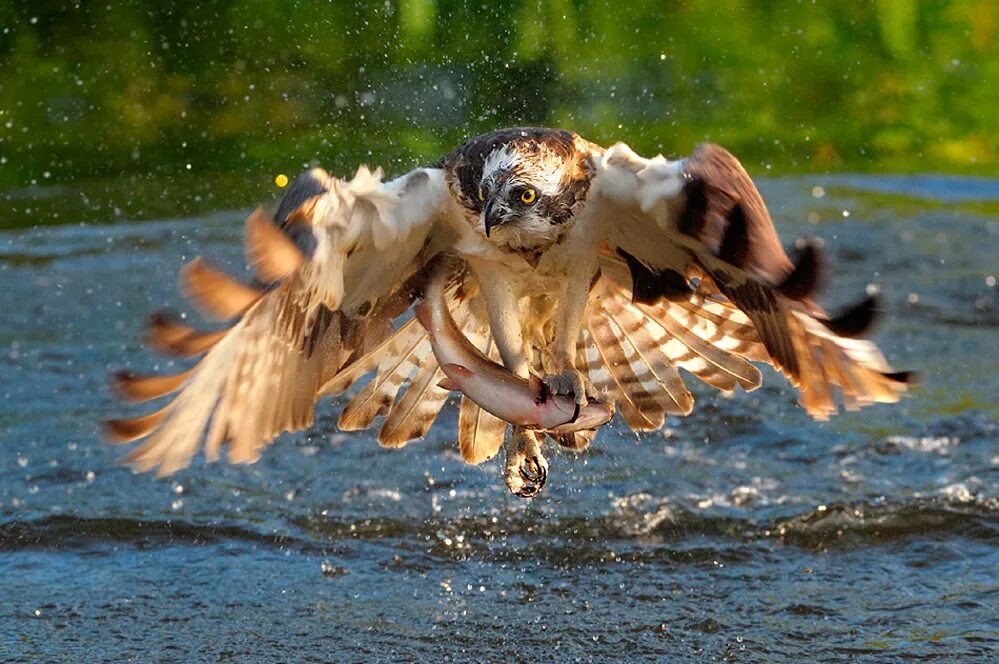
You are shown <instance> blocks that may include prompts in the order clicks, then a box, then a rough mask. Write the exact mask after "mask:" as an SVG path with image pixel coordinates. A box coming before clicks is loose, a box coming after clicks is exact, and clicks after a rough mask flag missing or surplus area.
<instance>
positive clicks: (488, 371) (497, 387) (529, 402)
mask: <svg viewBox="0 0 999 664" xmlns="http://www.w3.org/2000/svg"><path fill="white" fill-rule="evenodd" d="M447 276H448V275H447V271H446V270H440V269H439V270H437V271H436V272H435V273H434V274H433V275H432V276H431V277H430V280H429V282H428V283H427V285H426V288H425V290H424V297H423V300H422V301H421V302H420V303H419V304H418V305H416V317H417V319H419V321H420V324H421V325H423V327H424V328H425V329H426V330H427V333H428V335H429V337H430V345H431V347H432V348H433V351H434V356H435V357H436V358H437V363H438V364H439V365H440V367H441V370H442V371H443V372H444V375H445V376H447V378H445V379H444V380H442V381H441V382H440V386H441V387H443V388H445V389H449V390H457V391H459V392H461V393H462V394H464V395H465V396H466V397H468V398H469V399H471V400H472V401H474V402H475V403H476V404H477V405H478V406H479V408H481V409H482V410H485V411H487V412H489V413H491V414H493V415H495V416H496V417H498V418H499V419H501V420H503V421H505V422H509V423H510V424H515V425H517V426H522V427H525V428H528V429H541V430H546V431H552V432H554V433H571V432H573V431H582V430H585V429H595V428H596V427H598V426H600V425H601V424H605V423H607V422H608V421H609V420H610V419H611V417H613V416H614V407H613V405H611V404H609V403H600V402H590V403H588V404H587V405H586V406H583V407H580V406H579V405H578V404H576V403H575V401H574V400H573V399H572V398H571V397H568V396H561V395H554V394H551V393H550V392H548V389H547V388H546V387H545V385H544V383H542V382H541V380H540V379H539V378H538V377H537V376H534V375H532V376H531V377H530V379H529V380H528V379H525V378H521V377H520V376H517V375H516V374H514V373H512V372H511V371H509V370H508V369H506V368H505V367H503V366H502V365H500V364H498V363H497V362H494V361H493V360H491V359H489V358H488V357H486V356H485V355H484V354H483V353H482V352H481V351H480V350H479V349H478V348H476V347H475V346H473V345H472V343H471V342H470V341H469V340H468V339H467V338H466V337H465V335H464V334H462V332H461V330H459V329H458V326H457V325H456V324H455V322H454V319H453V318H452V317H451V311H450V310H449V309H448V306H447V302H446V301H445V287H446V285H447Z"/></svg>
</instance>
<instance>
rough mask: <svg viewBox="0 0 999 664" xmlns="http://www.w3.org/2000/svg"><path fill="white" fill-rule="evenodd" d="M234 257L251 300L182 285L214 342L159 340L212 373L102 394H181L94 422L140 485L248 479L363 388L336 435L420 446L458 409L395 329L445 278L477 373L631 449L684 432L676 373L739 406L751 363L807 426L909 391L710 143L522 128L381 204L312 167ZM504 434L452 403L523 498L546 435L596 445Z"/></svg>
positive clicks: (223, 289)
mask: <svg viewBox="0 0 999 664" xmlns="http://www.w3.org/2000/svg"><path fill="white" fill-rule="evenodd" d="M246 254H247V257H248V261H249V263H250V264H251V266H252V267H253V268H254V270H255V273H256V274H257V277H258V279H257V282H256V283H253V284H242V283H239V282H237V281H235V280H233V279H231V278H229V277H227V276H226V275H224V274H222V273H221V272H219V271H217V270H215V269H213V268H212V267H210V266H209V265H207V264H206V263H205V262H204V261H203V260H201V259H200V258H198V259H195V260H194V261H192V262H191V263H190V264H188V265H187V266H185V267H184V268H183V270H182V271H181V288H182V290H183V291H184V293H185V294H186V296H187V297H188V298H189V299H190V300H191V301H192V302H193V304H194V305H195V306H197V308H198V309H200V310H201V311H202V312H203V313H204V314H205V315H206V316H207V317H209V318H212V319H215V320H225V321H231V323H230V324H229V326H228V327H226V328H224V329H221V330H218V331H213V332H200V331H197V330H195V329H193V328H190V327H188V326H186V325H184V324H182V323H181V322H180V321H179V320H178V319H176V318H174V317H172V316H169V315H167V314H157V315H154V316H153V317H152V318H151V319H150V322H149V326H148V341H149V343H150V344H151V346H153V347H154V348H155V349H157V350H158V351H161V352H164V353H167V354H170V355H174V356H189V357H194V356H197V355H201V354H204V357H203V358H202V359H201V360H200V361H199V362H197V364H195V365H194V366H193V367H192V368H190V369H188V370H187V371H184V372H182V373H180V374H177V375H173V376H137V375H132V374H125V373H119V374H117V375H116V376H115V377H114V384H115V386H116V388H117V391H118V392H119V394H120V395H122V396H123V397H124V398H125V399H128V400H131V401H145V400H150V399H154V398H158V397H161V396H165V395H167V394H172V393H174V392H178V391H179V393H178V394H177V396H176V397H175V398H174V399H173V400H172V401H171V402H170V403H168V404H167V405H166V406H164V407H162V408H160V409H159V410H156V411H154V412H152V413H150V414H147V415H143V416H140V417H136V418H132V419H122V420H112V421H109V422H107V431H108V435H109V438H110V439H111V440H112V441H113V442H117V443H124V442H130V441H133V440H137V439H140V438H147V439H146V440H145V442H143V443H142V444H141V445H139V446H138V447H136V448H135V449H134V450H132V451H131V453H130V454H128V455H127V456H126V457H125V459H124V461H125V462H126V463H128V464H131V465H132V466H133V468H134V469H136V470H138V471H147V470H152V469H154V468H155V469H157V470H158V473H159V474H160V475H168V474H170V473H173V472H175V471H177V470H178V469H181V468H184V467H185V466H187V465H188V463H189V462H190V460H191V458H192V457H193V456H194V455H195V454H196V453H197V452H198V450H199V449H200V448H201V446H202V444H204V449H205V455H206V457H207V458H208V459H209V460H216V459H218V458H219V455H220V452H221V449H222V447H223V446H224V445H228V456H229V460H230V461H231V462H234V463H252V462H254V461H256V460H257V459H258V458H259V455H260V452H261V450H262V449H263V448H264V447H265V446H267V445H268V443H270V441H271V440H272V439H273V438H275V437H276V436H277V435H278V434H280V433H281V432H283V431H294V430H298V429H302V428H305V427H308V426H310V425H311V424H312V423H313V411H314V405H315V403H316V401H317V400H319V399H320V398H322V397H324V396H327V395H339V394H342V393H344V392H346V391H347V390H348V389H349V388H351V386H353V385H354V384H355V383H357V382H358V381H360V380H361V379H362V378H364V377H366V376H369V375H370V379H369V380H368V381H367V383H365V384H363V387H361V388H360V389H359V390H355V391H354V392H353V393H352V395H351V396H350V397H349V399H348V400H347V403H346V405H345V407H344V408H343V410H342V412H341V414H340V418H339V423H338V424H339V427H340V429H342V430H346V431H353V430H358V429H365V428H368V427H370V426H371V425H372V423H373V422H374V421H375V419H376V418H378V417H379V416H384V420H383V421H382V423H381V428H380V430H379V432H378V440H379V442H380V443H381V444H382V445H385V446H388V447H400V446H403V445H405V444H406V443H407V442H409V441H411V440H415V439H418V438H421V437H423V436H424V435H425V434H426V433H427V431H428V430H429V428H430V426H431V425H432V423H433V421H434V419H435V417H436V416H437V413H438V412H439V411H440V409H441V407H442V406H443V405H444V403H445V402H446V401H447V399H448V396H449V393H448V391H447V390H446V389H445V388H444V387H441V386H440V385H438V383H439V382H440V381H441V380H442V379H443V378H444V374H443V372H442V370H441V368H440V367H439V366H438V363H437V360H436V358H435V356H434V353H433V349H432V347H431V340H430V338H428V333H427V331H426V330H425V329H424V328H423V327H422V326H421V325H420V324H419V322H418V321H417V320H416V319H415V318H414V317H413V316H411V315H409V309H410V307H411V305H413V304H414V303H415V302H417V300H419V298H420V297H421V294H422V291H423V286H424V285H425V284H426V283H427V280H428V279H429V278H430V275H431V273H432V272H433V271H434V269H435V266H436V265H437V264H438V263H440V262H441V261H446V262H447V263H449V264H451V265H453V264H455V263H457V264H458V265H459V267H458V269H457V271H456V272H454V274H453V276H452V277H451V279H450V281H449V283H448V288H447V291H446V305H447V306H448V308H449V309H450V311H451V312H452V313H453V314H454V318H455V320H456V325H457V329H460V331H461V333H462V334H463V335H464V336H465V337H467V339H468V340H469V341H471V343H473V344H474V345H475V346H476V347H477V348H478V349H479V350H481V352H482V353H483V354H484V355H485V356H488V357H491V358H493V359H496V360H501V361H502V364H503V365H504V366H505V367H506V368H507V369H509V371H510V372H513V373H514V374H517V375H518V376H520V377H522V378H529V377H531V376H534V377H535V379H536V378H538V377H540V379H541V381H542V383H543V384H544V386H545V387H546V389H547V391H549V392H550V393H552V394H555V395H569V396H571V397H572V398H573V399H574V400H575V402H576V403H577V404H578V405H580V406H585V405H586V404H587V403H588V402H589V401H590V400H604V399H606V400H612V401H614V402H616V404H617V408H618V411H619V413H620V415H621V417H622V418H623V420H624V421H625V422H626V423H627V424H628V426H630V427H631V428H632V429H634V430H636V431H649V430H655V429H658V428H660V427H661V426H662V425H663V422H664V419H665V417H666V416H667V415H677V416H679V415H686V414H688V413H690V411H691V409H692V407H693V398H692V397H691V393H690V392H689V391H688V389H687V387H686V386H685V385H684V381H683V378H682V377H681V374H680V372H679V370H680V369H683V370H685V371H686V372H688V373H690V374H693V375H694V376H696V377H697V378H698V379H700V380H702V381H704V382H705V383H707V384H708V385H711V386H712V387H715V388H717V389H719V390H721V391H723V392H726V393H729V392H732V391H733V390H735V389H736V388H738V387H741V388H742V389H744V390H747V391H748V390H753V389H755V388H757V387H759V385H760V381H761V377H760V372H759V370H758V369H757V368H756V367H755V366H754V365H753V364H751V362H766V363H769V364H771V365H773V366H774V367H776V368H777V369H778V370H779V371H781V372H782V373H783V374H784V375H785V376H786V377H787V378H788V379H789V380H790V381H791V383H793V384H794V385H796V386H797V387H798V388H799V390H800V403H801V405H802V406H803V407H804V408H805V410H807V412H808V413H809V414H811V415H812V416H813V417H815V418H816V419H820V420H821V419H826V418H827V417H828V416H829V415H831V414H833V413H835V412H836V411H837V401H836V399H835V398H834V392H838V393H839V394H840V395H841V396H840V399H841V401H842V404H843V405H844V406H845V407H846V408H848V409H856V408H859V407H861V406H865V405H868V404H872V403H887V402H895V401H897V400H898V399H899V398H900V395H901V394H902V393H903V392H905V390H906V388H907V385H908V384H909V382H910V374H908V373H907V372H895V371H893V370H892V368H891V367H890V366H888V364H887V362H886V361H885V359H884V357H883V356H882V354H881V352H880V351H879V350H878V348H877V347H876V346H875V345H874V344H873V343H872V342H870V341H868V340H865V339H863V338H861V336H862V335H863V333H864V332H865V330H867V328H868V327H869V325H870V323H871V321H872V319H873V316H874V313H875V309H876V302H875V301H874V300H873V299H871V298H867V299H865V300H863V301H862V302H861V303H860V304H858V305H856V306H854V307H851V308H850V309H849V310H848V311H846V312H845V313H843V314H841V315H838V316H829V315H827V314H826V313H825V312H824V311H823V310H822V309H821V308H820V307H819V306H818V305H817V304H816V303H815V301H814V300H813V299H812V295H813V293H814V290H815V287H816V284H817V282H818V280H819V276H820V275H819V272H820V256H819V252H818V249H817V246H816V244H815V243H813V242H805V243H803V244H802V245H801V247H800V249H799V251H798V256H797V260H796V261H795V262H792V261H791V260H790V259H789V258H788V256H787V254H785V252H784V249H783V248H782V246H781V243H780V240H779V239H778V237H777V233H776V231H775V229H774V225H773V222H772V221H771V219H770V216H769V214H768V212H767V209H766V206H765V205H764V203H763V200H762V199H761V197H760V195H759V193H758V191H757V189H756V187H755V186H754V184H753V182H752V180H751V179H750V178H749V175H748V174H747V173H746V171H745V170H744V169H743V167H742V166H741V164H740V163H739V162H738V160H736V159H735V157H733V156H732V155H731V154H730V153H729V152H727V151H726V150H724V149H723V148H721V147H719V146H717V145H710V144H705V145H701V146H699V147H698V148H697V149H696V150H695V151H694V153H693V154H692V155H691V156H690V157H687V158H685V159H681V160H678V161H668V160H666V159H664V158H663V157H662V156H657V157H655V158H653V159H645V158H642V157H640V156H639V155H637V154H635V153H634V152H633V151H632V150H631V149H630V148H629V147H628V146H627V145H625V144H623V143H618V144H616V145H614V146H613V147H611V148H610V149H606V150H605V149H603V148H601V147H600V146H597V145H595V144H593V143H590V142H588V141H586V140H584V139H582V138H581V137H579V136H578V135H576V134H574V133H572V132H568V131H561V130H556V129H538V128H517V129H504V130H501V131H495V132H492V133H489V134H485V135H482V136H478V137H476V138H473V139H471V140H469V141H468V142H467V143H465V144H464V145H462V146H461V147H459V148H457V149H456V150H455V151H454V152H452V153H450V154H449V155H447V156H445V157H444V158H442V159H441V160H440V161H438V162H437V163H435V164H433V165H432V166H429V167H425V168H418V169H416V170H413V171H411V172H409V173H407V174H405V175H402V176H401V177H399V178H397V179H395V180H392V181H390V182H386V183H383V182H382V173H381V171H380V170H376V171H374V172H372V171H370V170H368V168H366V167H364V166H362V167H361V168H359V169H358V170H357V172H356V174H355V175H354V177H353V178H352V179H350V180H341V179H337V178H334V177H331V176H330V175H329V174H327V173H326V172H325V171H323V170H322V169H319V168H315V169H312V170H310V171H308V172H307V173H305V174H303V175H302V176H300V177H299V178H298V179H297V180H296V181H295V182H294V184H293V185H292V186H291V187H289V189H288V191H287V192H286V194H285V196H284V198H283V200H282V201H281V203H280V204H279V206H278V209H277V212H276V214H275V215H274V217H273V218H272V217H271V216H270V215H268V214H267V213H266V212H264V211H262V210H258V211H257V212H255V213H254V214H253V215H251V216H250V218H249V219H248V220H247V223H246ZM506 429H507V424H506V423H505V422H503V421H501V420H499V419H497V418H496V417H494V416H492V415H490V414H489V413H488V412H486V410H484V409H483V408H480V407H479V404H477V403H475V402H474V401H472V400H471V399H469V398H468V397H467V396H462V397H461V404H460V411H459V421H458V446H459V448H460V450H461V454H462V457H463V458H464V459H465V461H467V462H468V463H472V464H478V463H481V462H482V461H485V460H486V459H489V458H491V457H493V456H494V455H496V453H497V452H498V451H499V449H500V448H501V447H505V451H506V463H505V469H504V478H505V481H506V484H507V486H508V487H509V489H510V490H511V491H512V492H514V493H515V494H517V495H520V496H524V497H530V496H533V495H535V494H537V492H538V491H540V490H541V488H542V487H543V486H544V484H545V481H546V479H547V475H548V465H547V462H546V460H545V457H544V454H543V453H542V449H541V444H542V442H543V441H544V439H545V436H549V437H551V438H554V439H555V440H556V442H558V443H559V444H561V445H563V446H566V447H569V448H572V449H576V450H579V449H582V448H584V447H586V446H587V445H588V444H589V442H590V440H591V439H592V436H593V432H592V431H583V432H573V433H556V432H554V431H553V432H548V433H545V432H538V431H532V430H528V429H526V428H522V427H519V426H511V427H510V429H511V430H510V432H509V434H508V435H505V430H506ZM206 430H207V434H206ZM504 439H505V441H506V442H505V445H504Z"/></svg>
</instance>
